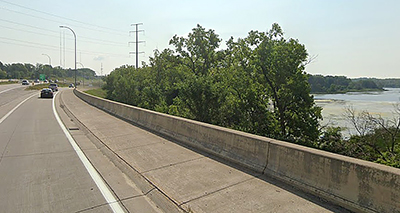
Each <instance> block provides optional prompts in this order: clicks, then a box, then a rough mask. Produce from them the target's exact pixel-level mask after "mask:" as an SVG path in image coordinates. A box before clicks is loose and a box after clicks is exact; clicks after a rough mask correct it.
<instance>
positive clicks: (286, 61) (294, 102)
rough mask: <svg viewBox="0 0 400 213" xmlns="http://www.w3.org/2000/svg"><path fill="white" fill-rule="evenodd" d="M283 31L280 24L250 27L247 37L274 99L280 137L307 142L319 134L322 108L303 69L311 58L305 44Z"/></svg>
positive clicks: (253, 59) (260, 75)
mask: <svg viewBox="0 0 400 213" xmlns="http://www.w3.org/2000/svg"><path fill="white" fill-rule="evenodd" d="M283 35H284V34H283V31H282V29H281V27H280V26H279V25H278V24H273V25H272V29H271V30H270V31H269V32H266V33H264V32H258V31H251V32H250V33H249V35H248V37H247V38H246V42H247V43H248V45H249V46H250V47H251V49H254V50H253V54H252V55H251V58H250V63H251V64H252V65H253V66H254V67H255V69H256V71H257V75H256V77H257V78H258V79H259V81H260V84H262V85H264V86H265V93H266V94H267V95H268V96H269V97H268V101H270V102H271V103H272V106H271V107H272V108H271V111H272V112H273V117H274V119H276V121H277V123H278V125H279V135H278V138H281V139H285V140H290V141H298V140H301V141H302V143H308V142H310V141H313V140H315V139H317V138H318V136H319V130H318V126H319V120H320V119H321V118H322V116H321V108H320V107H317V106H316V105H315V103H314V99H313V97H312V96H311V95H310V86H309V84H308V81H307V80H308V78H307V75H306V74H305V72H304V68H305V64H306V63H307V59H308V54H307V51H306V49H305V47H304V45H302V44H300V43H299V42H298V40H295V39H286V38H284V37H283Z"/></svg>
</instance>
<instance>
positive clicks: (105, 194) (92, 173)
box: [53, 93, 124, 212]
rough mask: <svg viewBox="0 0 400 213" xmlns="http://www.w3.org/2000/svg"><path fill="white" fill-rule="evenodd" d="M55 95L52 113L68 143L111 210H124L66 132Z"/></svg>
mask: <svg viewBox="0 0 400 213" xmlns="http://www.w3.org/2000/svg"><path fill="white" fill-rule="evenodd" d="M56 96H57V93H55V95H54V97H53V113H54V116H55V117H56V120H57V122H58V124H59V125H60V127H61V129H62V130H63V132H64V134H65V136H67V138H68V141H69V143H70V144H71V145H72V147H73V149H74V150H75V152H76V154H77V155H78V157H79V159H80V160H81V162H82V163H83V165H84V166H85V168H86V170H87V171H88V172H89V174H90V177H92V179H93V181H94V182H95V183H96V185H97V188H99V190H100V192H101V194H103V197H104V198H105V199H106V201H107V203H108V205H109V206H110V207H111V209H112V210H113V212H124V210H123V209H122V207H121V205H120V204H119V203H118V201H117V200H116V199H115V197H114V195H113V194H112V193H111V191H110V190H109V189H108V187H107V185H106V184H105V183H104V181H103V179H102V178H101V177H100V175H99V173H98V172H97V171H96V169H95V168H94V167H93V165H92V164H91V163H90V162H89V160H88V159H87V158H86V156H85V154H83V152H82V150H81V149H80V148H79V146H78V145H77V144H76V142H75V140H74V139H73V138H72V136H71V134H70V133H69V132H68V130H67V128H66V127H65V126H64V124H63V123H62V121H61V119H60V117H59V116H58V114H57V112H56V107H55V104H54V102H55V99H56Z"/></svg>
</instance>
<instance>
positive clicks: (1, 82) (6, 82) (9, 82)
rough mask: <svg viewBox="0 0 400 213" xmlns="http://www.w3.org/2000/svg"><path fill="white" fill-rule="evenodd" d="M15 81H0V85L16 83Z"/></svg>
mask: <svg viewBox="0 0 400 213" xmlns="http://www.w3.org/2000/svg"><path fill="white" fill-rule="evenodd" d="M16 83H18V81H0V85H3V84H16Z"/></svg>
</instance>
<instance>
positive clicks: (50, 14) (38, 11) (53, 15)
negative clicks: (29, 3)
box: [0, 0, 125, 35]
mask: <svg viewBox="0 0 400 213" xmlns="http://www.w3.org/2000/svg"><path fill="white" fill-rule="evenodd" d="M0 1H1V2H4V3H7V4H10V5H14V6H17V7H21V8H24V9H27V10H31V11H34V12H37V13H42V14H45V15H48V16H52V17H56V18H60V19H64V20H68V21H72V22H76V23H79V24H84V25H88V26H91V27H96V28H101V29H105V30H110V31H114V32H118V33H121V34H122V35H125V33H124V32H123V31H120V30H116V29H112V28H108V27H103V26H99V25H95V24H90V23H86V22H83V21H78V20H75V19H71V18H66V17H62V16H59V15H55V14H52V13H48V12H44V11H40V10H36V9H33V8H29V7H26V6H22V5H19V4H15V3H12V2H8V1H4V0H0ZM7 10H9V9H7ZM9 11H12V12H16V13H21V14H24V15H29V16H32V17H36V18H42V17H37V16H33V15H31V14H26V13H22V12H17V11H13V10H9ZM42 19H44V18H42ZM46 20H48V21H53V20H50V19H46Z"/></svg>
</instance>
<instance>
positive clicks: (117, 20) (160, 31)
mask: <svg viewBox="0 0 400 213" xmlns="http://www.w3.org/2000/svg"><path fill="white" fill-rule="evenodd" d="M399 8H400V1H398V0H381V1H378V0H334V1H332V0H301V1H300V0H279V1H278V0H274V1H272V0H246V1H243V0H242V1H238V0H229V1H228V0H213V1H211V0H202V1H189V0H169V1H160V0H158V1H155V0H146V1H137V0H115V1H94V0H84V1H83V0H80V1H78V0H68V1H60V0H52V1H50V0H35V1H32V0H12V1H11V0H0V14H1V15H0V62H2V63H3V64H11V63H31V64H34V65H36V64H49V63H51V65H52V66H61V67H64V68H72V69H73V68H74V36H73V33H72V31H71V30H69V29H66V28H60V27H59V26H61V25H62V26H67V27H69V28H71V29H72V30H73V31H74V32H75V34H76V41H77V68H81V67H86V68H91V69H93V70H94V71H96V74H97V75H105V74H109V73H110V72H111V71H112V70H114V69H115V68H118V67H120V66H122V65H135V64H136V58H135V57H136V56H135V54H133V53H134V52H135V51H136V49H135V43H132V42H135V40H136V37H135V33H134V32H133V31H135V30H136V28H135V27H134V26H132V24H136V23H141V24H142V25H138V30H139V31H140V32H139V33H138V36H139V37H138V40H139V41H140V42H141V43H139V52H143V53H141V54H139V61H140V62H139V65H141V61H144V62H148V60H149V57H151V56H153V52H154V50H155V49H158V50H160V51H162V50H163V49H165V48H173V47H172V46H169V40H170V39H171V38H172V37H173V36H174V35H175V34H176V35H178V36H186V35H187V34H188V33H189V32H191V30H192V29H193V28H195V27H196V25H197V24H200V25H201V26H203V27H205V28H206V29H213V30H215V32H216V33H217V34H218V35H219V36H220V38H221V39H222V42H221V48H222V49H224V48H225V42H226V41H227V40H228V39H229V38H230V37H231V36H233V37H234V38H235V39H237V38H244V37H246V36H247V34H248V32H249V31H251V30H258V31H268V30H269V29H270V28H271V26H272V24H273V23H278V24H279V25H280V26H281V27H282V29H283V31H284V32H285V37H286V38H295V39H298V40H299V42H300V43H302V44H304V45H305V47H306V49H307V51H308V53H309V55H310V56H312V57H315V59H314V60H313V61H312V63H310V64H308V65H307V67H306V72H307V73H310V74H321V75H344V76H347V77H349V78H358V77H375V78H400V58H399V56H400V54H399V51H400V26H399V25H400V12H399Z"/></svg>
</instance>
